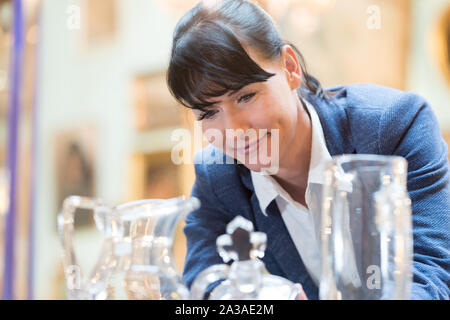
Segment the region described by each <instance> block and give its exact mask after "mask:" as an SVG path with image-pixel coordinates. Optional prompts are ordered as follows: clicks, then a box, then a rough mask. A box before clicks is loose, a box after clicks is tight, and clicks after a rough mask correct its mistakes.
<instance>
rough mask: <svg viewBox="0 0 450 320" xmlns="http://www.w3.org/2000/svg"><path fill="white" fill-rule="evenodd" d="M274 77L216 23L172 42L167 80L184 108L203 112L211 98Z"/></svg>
mask: <svg viewBox="0 0 450 320" xmlns="http://www.w3.org/2000/svg"><path fill="white" fill-rule="evenodd" d="M273 75H274V74H273V73H269V72H266V71H265V70H263V69H262V68H261V67H260V66H259V65H258V64H257V63H256V62H255V61H253V60H252V59H251V58H250V56H249V55H248V53H247V52H246V50H245V49H244V47H243V46H242V45H241V42H240V41H239V39H238V38H237V37H236V36H235V34H234V33H233V31H232V30H231V29H230V28H229V27H228V26H226V25H224V24H222V23H220V22H217V21H211V22H203V23H201V24H199V25H197V26H195V27H193V29H192V30H191V32H189V33H186V34H184V36H182V37H180V38H179V39H178V40H177V41H174V46H173V48H172V59H171V64H170V66H169V69H168V73H167V81H168V85H169V88H170V90H171V92H172V94H173V96H174V97H175V98H176V99H177V100H178V101H179V102H180V103H182V104H183V105H184V106H186V107H188V108H193V109H203V108H206V107H208V106H211V105H213V104H214V103H215V102H214V101H212V100H211V99H212V98H215V97H219V96H222V95H224V94H226V93H233V92H236V91H238V90H240V89H242V88H243V87H245V86H247V85H249V84H251V83H255V82H263V81H266V80H267V79H269V78H270V77H272V76H273Z"/></svg>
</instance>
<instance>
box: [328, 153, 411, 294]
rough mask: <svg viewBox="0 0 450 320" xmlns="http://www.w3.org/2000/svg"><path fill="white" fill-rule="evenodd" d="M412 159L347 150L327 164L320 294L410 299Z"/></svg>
mask: <svg viewBox="0 0 450 320" xmlns="http://www.w3.org/2000/svg"><path fill="white" fill-rule="evenodd" d="M406 178H407V162H406V160H405V159H404V158H401V157H396V156H379V155H356V154H355V155H343V156H337V157H334V158H333V159H332V160H331V161H329V162H328V164H327V169H326V171H325V185H324V190H323V198H322V227H321V228H322V229H321V235H322V257H323V259H322V276H321V281H320V299H338V300H340V299H350V300H353V299H357V300H365V299H370V300H378V299H409V298H410V291H411V283H412V222H411V200H410V198H409V196H408V192H407V188H406Z"/></svg>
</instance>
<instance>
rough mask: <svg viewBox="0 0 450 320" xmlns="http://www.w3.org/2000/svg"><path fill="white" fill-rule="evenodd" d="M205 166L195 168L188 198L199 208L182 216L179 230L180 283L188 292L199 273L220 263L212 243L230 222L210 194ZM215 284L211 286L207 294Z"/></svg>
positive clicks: (212, 194)
mask: <svg viewBox="0 0 450 320" xmlns="http://www.w3.org/2000/svg"><path fill="white" fill-rule="evenodd" d="M195 163H197V162H195ZM207 166H208V165H205V164H196V165H195V172H196V180H195V183H194V186H193V188H192V193H191V195H192V196H193V197H196V198H198V199H199V200H200V203H201V206H200V208H199V209H197V210H195V211H192V212H190V213H189V214H188V215H187V216H186V218H185V221H186V225H185V226H184V228H183V231H184V233H185V235H186V240H187V253H186V259H185V262H184V270H183V281H184V282H185V284H186V285H187V286H188V288H189V289H190V288H191V285H192V282H193V281H194V280H195V278H196V277H197V275H198V274H199V273H200V272H201V271H203V270H204V269H206V268H207V267H209V266H211V265H214V264H221V263H223V260H222V259H221V258H220V256H219V254H218V253H217V249H216V239H217V237H218V236H220V235H222V234H224V233H225V232H226V225H227V224H228V223H229V222H230V221H231V218H230V217H229V215H227V214H226V212H224V211H223V210H222V209H221V206H220V205H219V203H220V201H219V200H218V198H217V196H216V195H215V194H214V190H213V188H212V187H211V184H210V181H209V178H208V174H207ZM219 283H220V282H216V283H214V284H213V285H211V286H210V287H209V288H208V289H207V293H208V292H209V291H211V290H212V289H213V288H214V287H215V286H216V285H217V284H219Z"/></svg>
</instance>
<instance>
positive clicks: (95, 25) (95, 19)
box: [83, 0, 118, 46]
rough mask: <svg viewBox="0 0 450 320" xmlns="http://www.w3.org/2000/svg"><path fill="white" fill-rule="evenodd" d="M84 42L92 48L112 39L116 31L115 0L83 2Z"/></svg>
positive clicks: (86, 0) (85, 0)
mask: <svg viewBox="0 0 450 320" xmlns="http://www.w3.org/2000/svg"><path fill="white" fill-rule="evenodd" d="M83 4H84V6H83V8H84V16H85V17H86V25H87V28H86V29H85V41H86V43H87V44H88V46H94V45H97V44H99V43H104V42H107V41H109V40H112V39H114V37H115V35H116V31H117V13H118V12H117V2H116V0H100V1H99V0H84V2H83Z"/></svg>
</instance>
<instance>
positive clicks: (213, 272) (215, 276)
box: [190, 264, 230, 300]
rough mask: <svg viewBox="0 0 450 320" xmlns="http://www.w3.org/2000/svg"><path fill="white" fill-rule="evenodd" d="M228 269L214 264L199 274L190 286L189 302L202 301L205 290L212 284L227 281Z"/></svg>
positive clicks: (223, 265)
mask: <svg viewBox="0 0 450 320" xmlns="http://www.w3.org/2000/svg"><path fill="white" fill-rule="evenodd" d="M229 273H230V267H229V266H228V265H226V264H216V265H213V266H210V267H208V268H206V269H205V270H203V271H202V272H200V273H199V274H198V276H197V278H195V280H194V282H193V283H192V286H191V294H190V299H191V300H203V297H204V296H205V293H206V289H207V288H208V287H209V286H210V285H211V284H213V283H214V282H216V281H218V280H222V279H227V278H228V274H229Z"/></svg>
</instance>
